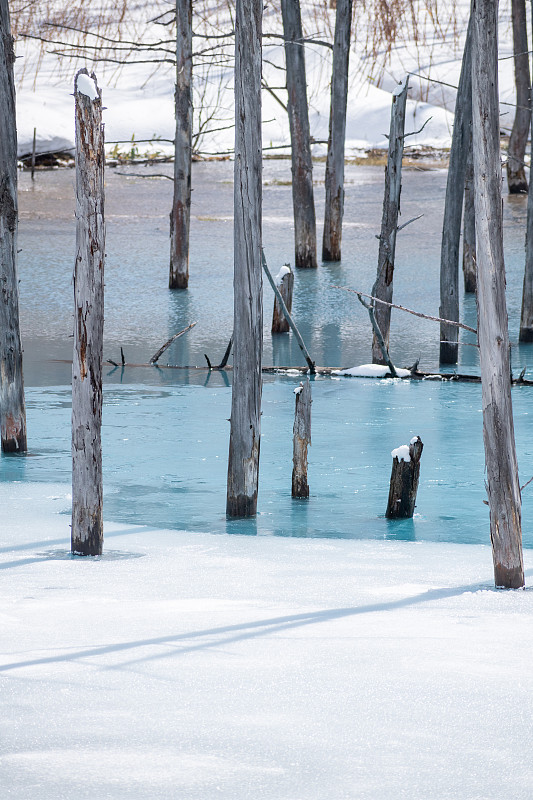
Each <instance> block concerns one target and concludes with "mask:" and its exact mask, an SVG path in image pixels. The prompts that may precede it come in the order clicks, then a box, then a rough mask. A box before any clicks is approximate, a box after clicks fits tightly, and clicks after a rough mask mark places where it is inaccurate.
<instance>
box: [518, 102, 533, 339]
mask: <svg viewBox="0 0 533 800" xmlns="http://www.w3.org/2000/svg"><path fill="white" fill-rule="evenodd" d="M531 100H532V101H531V109H530V122H531V125H532V128H531V129H532V130H533V97H532V99H531ZM529 183H530V186H531V176H530V181H529ZM518 340H519V341H520V342H533V191H530V192H529V194H528V198H527V223H526V265H525V268H524V285H523V289H522V312H521V315H520V333H519V335H518Z"/></svg>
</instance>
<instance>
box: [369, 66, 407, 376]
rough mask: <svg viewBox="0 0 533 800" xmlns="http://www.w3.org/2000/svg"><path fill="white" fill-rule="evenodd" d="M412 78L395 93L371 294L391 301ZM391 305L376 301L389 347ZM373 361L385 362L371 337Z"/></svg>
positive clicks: (386, 345) (377, 315)
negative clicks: (406, 116) (406, 120)
mask: <svg viewBox="0 0 533 800" xmlns="http://www.w3.org/2000/svg"><path fill="white" fill-rule="evenodd" d="M408 89H409V78H406V80H405V86H404V87H403V89H401V90H400V89H399V88H398V89H397V90H396V92H395V93H394V94H393V96H392V111H391V122H390V133H389V152H388V156H387V167H386V169H385V196H384V199H383V216H382V219H381V233H380V236H379V252H378V270H377V277H376V282H375V283H374V287H373V289H372V294H373V295H374V297H377V298H378V299H379V300H385V301H386V302H387V303H391V302H392V288H393V286H392V279H393V276H394V257H395V252H396V233H397V230H398V215H399V213H400V193H401V190H402V158H403V145H404V131H405V107H406V104H407V91H408ZM390 316H391V309H390V306H385V305H383V304H382V303H377V304H376V305H375V306H374V318H375V321H376V323H377V325H378V327H379V329H380V331H381V335H382V337H383V342H384V344H385V348H386V349H387V350H388V349H389V333H390ZM372 363H374V364H384V363H385V361H384V359H383V351H382V348H381V346H380V342H379V338H378V337H377V336H376V334H375V333H374V335H373V337H372Z"/></svg>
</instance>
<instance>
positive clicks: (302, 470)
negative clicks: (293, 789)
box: [292, 378, 312, 498]
mask: <svg viewBox="0 0 533 800" xmlns="http://www.w3.org/2000/svg"><path fill="white" fill-rule="evenodd" d="M294 393H295V395H296V408H295V412H294V428H293V434H294V437H293V458H292V462H293V470H292V496H293V497H304V498H305V497H309V484H308V483H307V447H308V445H310V444H311V402H312V400H311V384H310V383H309V378H308V379H307V380H306V382H305V383H300V385H299V386H298V387H297V388H296V389H295V390H294Z"/></svg>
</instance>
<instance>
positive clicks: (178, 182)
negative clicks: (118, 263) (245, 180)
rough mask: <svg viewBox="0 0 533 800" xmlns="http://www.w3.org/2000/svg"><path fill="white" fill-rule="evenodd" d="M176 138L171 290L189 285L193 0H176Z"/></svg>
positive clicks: (171, 230)
mask: <svg viewBox="0 0 533 800" xmlns="http://www.w3.org/2000/svg"><path fill="white" fill-rule="evenodd" d="M176 66H177V70H176V94H175V106H176V140H175V145H174V147H175V149H174V200H173V203H172V211H171V213H170V277H169V287H170V288H171V289H186V288H187V287H188V285H189V228H190V219H191V152H192V0H176Z"/></svg>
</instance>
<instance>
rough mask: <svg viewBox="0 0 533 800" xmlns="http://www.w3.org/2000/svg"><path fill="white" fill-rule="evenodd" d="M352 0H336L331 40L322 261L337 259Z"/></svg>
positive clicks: (341, 205)
mask: <svg viewBox="0 0 533 800" xmlns="http://www.w3.org/2000/svg"><path fill="white" fill-rule="evenodd" d="M352 6H353V0H338V3H337V13H336V17H335V41H334V43H333V68H332V74H331V108H330V113H329V141H328V156H327V160H326V178H325V183H326V208H325V216H324V235H323V239H322V259H323V261H340V260H341V240H342V218H343V215H344V144H345V139H346V105H347V101H348V66H349V60H350V38H351V30H352Z"/></svg>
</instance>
